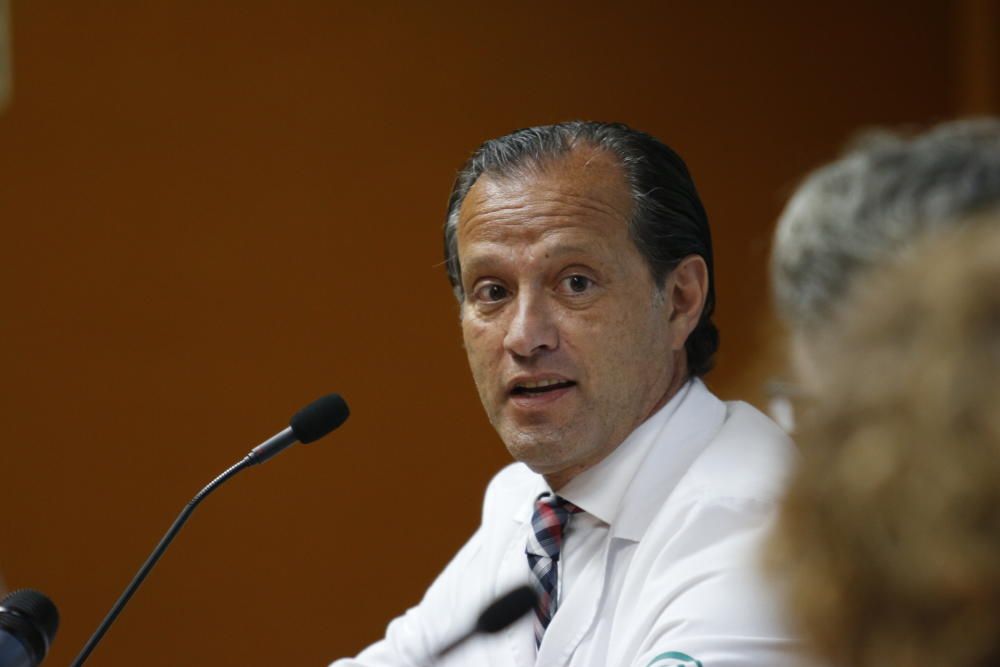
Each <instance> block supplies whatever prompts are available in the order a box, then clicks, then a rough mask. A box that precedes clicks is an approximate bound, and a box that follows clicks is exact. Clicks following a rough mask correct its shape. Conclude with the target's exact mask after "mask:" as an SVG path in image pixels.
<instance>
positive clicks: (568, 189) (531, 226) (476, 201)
mask: <svg viewBox="0 0 1000 667" xmlns="http://www.w3.org/2000/svg"><path fill="white" fill-rule="evenodd" d="M631 208H632V200H631V194H630V190H629V187H628V183H627V181H626V178H625V171H624V169H623V168H622V166H621V165H620V164H619V163H618V161H617V159H616V158H615V157H614V156H612V155H611V154H610V153H608V152H607V151H603V150H600V149H594V148H589V147H587V148H576V149H574V150H573V151H571V152H570V153H568V154H567V155H565V156H561V157H559V158H556V159H555V160H553V161H551V162H548V163H546V164H543V165H541V166H535V165H531V166H527V167H525V168H523V169H520V170H517V171H515V172H514V173H512V174H509V175H501V176H497V175H483V176H481V177H480V178H479V179H478V180H477V181H476V183H475V184H474V185H473V186H472V188H470V189H469V192H468V194H467V195H466V198H465V200H464V201H463V203H462V207H461V208H460V209H459V216H458V229H457V231H458V239H459V245H460V246H461V245H463V242H475V241H482V242H490V243H505V242H517V241H518V240H525V239H528V238H536V237H539V236H547V235H553V234H555V235H560V234H561V233H566V232H570V231H574V230H576V231H588V230H589V231H593V232H595V233H599V234H607V235H619V234H624V233H626V232H627V224H626V223H627V221H628V218H629V216H630V214H631Z"/></svg>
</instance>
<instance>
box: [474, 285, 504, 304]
mask: <svg viewBox="0 0 1000 667" xmlns="http://www.w3.org/2000/svg"><path fill="white" fill-rule="evenodd" d="M509 295H510V292H509V291H507V288H506V287H504V286H503V285H500V284H497V283H486V284H485V285H481V286H480V287H478V288H477V289H476V291H475V292H474V293H473V298H474V299H475V300H476V301H481V302H484V303H496V302H497V301H503V300H504V299H506V298H507V297H508V296H509Z"/></svg>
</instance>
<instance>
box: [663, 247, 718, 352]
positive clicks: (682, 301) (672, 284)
mask: <svg viewBox="0 0 1000 667" xmlns="http://www.w3.org/2000/svg"><path fill="white" fill-rule="evenodd" d="M664 296H665V297H666V298H667V299H668V303H669V304H670V307H671V308H670V328H671V334H672V336H673V341H672V345H673V349H675V350H680V349H683V348H684V344H685V343H686V342H687V339H688V336H690V335H691V332H692V331H694V329H695V327H696V326H698V320H699V319H701V311H702V310H704V308H705V299H706V298H708V266H707V265H706V264H705V260H704V259H703V258H702V257H700V256H698V255H688V256H687V257H685V258H684V259H682V260H681V262H680V264H678V265H677V267H676V268H675V269H674V270H673V271H671V272H670V275H668V276H667V284H666V285H665V286H664Z"/></svg>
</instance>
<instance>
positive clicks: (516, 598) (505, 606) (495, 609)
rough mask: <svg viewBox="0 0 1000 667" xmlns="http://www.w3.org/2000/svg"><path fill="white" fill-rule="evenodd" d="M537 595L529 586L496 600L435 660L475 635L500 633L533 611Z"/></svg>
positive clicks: (442, 650)
mask: <svg viewBox="0 0 1000 667" xmlns="http://www.w3.org/2000/svg"><path fill="white" fill-rule="evenodd" d="M537 601H538V594H537V593H536V592H535V589H533V588H532V587H531V586H520V587H519V588H515V589H514V590H512V591H511V592H509V593H507V594H506V595H502V596H500V597H499V598H497V599H496V600H495V601H494V602H493V603H492V604H490V606H488V607H487V608H486V609H484V610H483V613H481V614H480V615H479V618H478V619H477V620H476V625H475V627H474V628H472V630H469V631H468V632H466V633H465V634H464V635H462V636H461V637H459V638H458V639H456V640H455V641H453V642H452V643H450V644H448V645H447V646H445V647H444V648H443V649H441V650H440V651H438V653H437V656H436V659H437V660H440V659H441V658H443V657H445V656H446V655H447V654H449V653H451V652H452V651H453V650H455V649H456V648H458V647H459V646H460V645H461V644H464V643H465V642H466V641H468V640H469V639H471V638H472V637H473V636H475V635H477V634H493V633H496V632H500V631H501V630H503V629H504V628H506V627H507V626H508V625H510V624H511V623H513V622H514V621H516V620H517V619H519V618H521V617H522V616H524V615H525V614H527V613H528V612H529V611H531V610H532V609H534V607H535V604H536V602H537Z"/></svg>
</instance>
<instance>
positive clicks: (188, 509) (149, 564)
mask: <svg viewBox="0 0 1000 667" xmlns="http://www.w3.org/2000/svg"><path fill="white" fill-rule="evenodd" d="M255 463H258V461H254V460H253V459H251V457H250V455H249V454H247V456H246V457H244V458H243V460H242V461H240V462H239V463H237V464H235V465H233V466H231V467H230V468H229V469H228V470H226V471H225V472H224V473H222V474H221V475H219V476H218V477H216V478H215V479H213V480H212V481H211V482H209V484H208V486H206V487H205V488H204V489H202V490H201V491H199V492H198V494H197V495H196V496H195V497H194V498H192V499H191V500H190V502H188V504H187V505H185V506H184V509H183V510H181V513H180V514H178V515H177V518H176V519H174V522H173V524H171V526H170V529H169V530H167V533H166V534H165V535H164V536H163V539H161V540H160V543H159V544H157V545H156V548H155V549H153V553H151V554H149V558H147V559H146V562H145V563H143V564H142V567H140V568H139V571H138V572H136V574H135V577H133V578H132V582H131V583H130V584H129V585H128V587H126V588H125V592H123V593H122V594H121V597H119V598H118V601H117V602H115V604H114V606H113V607H111V611H109V612H108V615H107V616H105V617H104V620H103V621H101V624H100V625H99V626H98V627H97V630H96V631H95V632H94V634H93V635H92V636H91V637H90V640H89V641H88V642H87V644H86V646H84V647H83V650H82V651H80V655H78V656H76V660H74V661H73V663H72V664H71V665H70V667H80V665H82V664H83V663H84V661H85V660H86V659H87V657H88V656H89V655H90V653H91V651H93V650H94V647H95V646H97V644H98V643H99V642H100V641H101V638H102V637H104V633H106V632H107V631H108V628H110V627H111V624H112V623H114V622H115V619H116V618H118V614H120V613H121V611H122V609H123V608H124V607H125V605H126V604H128V601H129V599H130V598H131V597H132V594H133V593H135V591H136V589H138V588H139V586H140V585H141V584H142V582H143V580H145V579H146V576H147V575H148V574H149V572H150V570H152V569H153V566H154V565H156V562H157V561H158V560H160V556H162V555H163V552H164V551H166V550H167V547H168V546H170V543H171V542H172V541H173V539H174V537H176V536H177V533H178V532H180V529H181V527H182V526H183V525H184V523H185V522H186V521H187V520H188V518H189V517H190V516H191V513H192V512H194V508H195V507H197V506H198V504H199V503H201V501H202V500H204V499H205V498H206V496H208V494H210V493H212V491H215V489H217V488H218V487H219V486H221V485H222V483H223V482H225V481H226V480H227V479H229V478H230V477H232V476H233V475H235V474H236V473H238V472H240V471H241V470H243V469H244V468H249V467H250V466H252V465H254V464H255Z"/></svg>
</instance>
